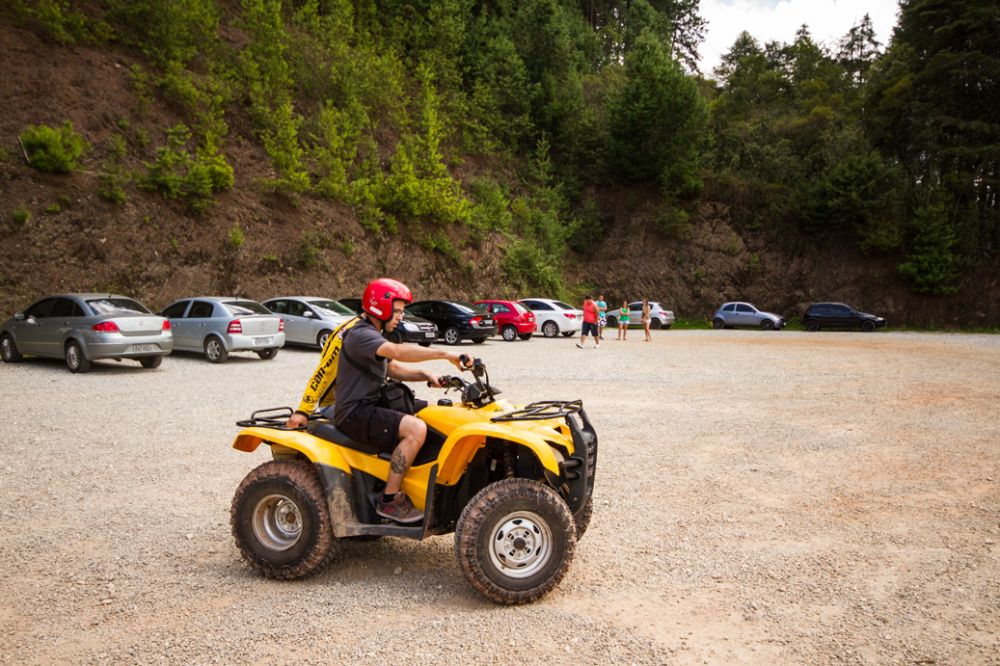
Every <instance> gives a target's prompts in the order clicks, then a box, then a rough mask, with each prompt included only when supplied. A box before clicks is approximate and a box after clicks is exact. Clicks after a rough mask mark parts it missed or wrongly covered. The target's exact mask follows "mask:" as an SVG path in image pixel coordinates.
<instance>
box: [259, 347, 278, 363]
mask: <svg viewBox="0 0 1000 666" xmlns="http://www.w3.org/2000/svg"><path fill="white" fill-rule="evenodd" d="M277 355H278V348H277V347H271V348H270V349H261V350H260V351H259V352H257V356H260V357H261V358H262V359H263V360H265V361H270V360H271V359H272V358H274V357H275V356H277Z"/></svg>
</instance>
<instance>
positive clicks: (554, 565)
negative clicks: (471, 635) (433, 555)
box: [455, 478, 577, 604]
mask: <svg viewBox="0 0 1000 666" xmlns="http://www.w3.org/2000/svg"><path fill="white" fill-rule="evenodd" d="M576 530H577V525H576V523H575V521H574V520H573V514H572V513H570V511H569V507H568V506H566V502H564V501H563V499H562V498H561V497H560V496H559V495H558V494H557V493H556V491H554V490H552V488H550V487H548V486H546V485H544V484H542V483H539V482H538V481H534V480H531V479H519V478H514V479H504V480H502V481H497V482H495V483H491V484H490V485H488V486H486V487H485V488H483V489H482V490H480V491H479V493H477V494H476V496H475V497H473V498H472V499H471V500H470V501H469V503H468V504H466V506H465V509H463V510H462V515H461V516H460V517H459V519H458V523H457V524H456V526H455V555H456V558H457V559H458V566H459V568H460V569H461V570H462V573H463V574H464V575H465V578H466V580H467V581H469V584H470V585H472V587H473V588H475V589H476V590H477V591H479V592H480V593H481V594H482V595H483V596H485V597H486V598H488V599H490V600H492V601H494V602H496V603H498V604H524V603H529V602H532V601H535V600H536V599H539V598H540V597H542V596H543V595H545V594H546V593H547V592H549V591H550V590H552V588H554V587H555V586H556V585H558V584H559V581H560V580H562V577H563V576H564V575H565V574H566V570H567V569H569V565H570V562H571V561H572V560H573V553H574V551H575V550H576Z"/></svg>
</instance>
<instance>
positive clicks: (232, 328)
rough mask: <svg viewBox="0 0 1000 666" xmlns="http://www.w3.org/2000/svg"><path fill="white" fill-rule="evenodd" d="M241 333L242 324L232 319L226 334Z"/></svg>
mask: <svg viewBox="0 0 1000 666" xmlns="http://www.w3.org/2000/svg"><path fill="white" fill-rule="evenodd" d="M242 332H243V322H241V321H240V320H239V319H234V320H232V321H231V322H229V328H227V329H226V333H242Z"/></svg>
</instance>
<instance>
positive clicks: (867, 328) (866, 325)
mask: <svg viewBox="0 0 1000 666" xmlns="http://www.w3.org/2000/svg"><path fill="white" fill-rule="evenodd" d="M861 330H862V331H864V332H865V333H871V332H872V331H874V330H875V322H873V321H872V320H871V319H865V320H864V321H863V322H861Z"/></svg>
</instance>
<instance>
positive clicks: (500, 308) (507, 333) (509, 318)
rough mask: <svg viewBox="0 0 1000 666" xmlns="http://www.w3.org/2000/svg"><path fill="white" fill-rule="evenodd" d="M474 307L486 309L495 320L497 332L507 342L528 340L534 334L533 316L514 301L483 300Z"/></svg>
mask: <svg viewBox="0 0 1000 666" xmlns="http://www.w3.org/2000/svg"><path fill="white" fill-rule="evenodd" d="M476 305H480V306H482V307H484V308H486V311H487V312H489V313H490V314H492V315H493V318H494V319H495V320H496V324H497V330H498V331H500V335H501V336H503V339H504V340H506V341H507V342H513V341H514V340H515V339H516V338H521V339H522V340H528V339H529V338H531V334H532V333H534V332H535V315H534V314H533V313H532V312H531V310H529V309H528V308H526V307H524V306H523V305H521V304H520V303H516V302H514V301H495V300H489V299H488V300H484V301H476Z"/></svg>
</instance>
